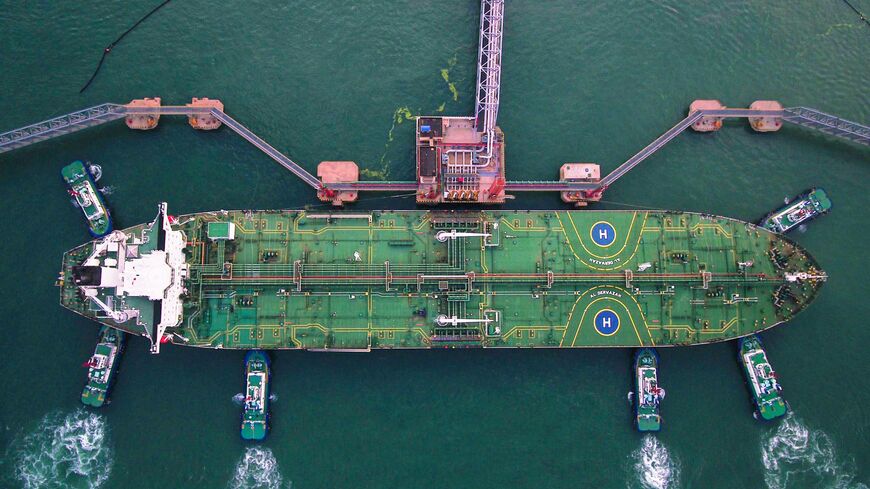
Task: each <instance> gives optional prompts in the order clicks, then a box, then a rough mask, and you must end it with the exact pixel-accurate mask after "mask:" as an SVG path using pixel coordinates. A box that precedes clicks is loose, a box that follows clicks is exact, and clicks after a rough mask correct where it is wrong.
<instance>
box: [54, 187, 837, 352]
mask: <svg viewBox="0 0 870 489" xmlns="http://www.w3.org/2000/svg"><path fill="white" fill-rule="evenodd" d="M824 280H825V274H824V272H822V271H821V270H820V267H819V266H818V265H817V264H816V262H815V261H814V259H813V258H812V257H811V256H810V255H809V254H808V253H807V252H806V251H804V250H803V249H801V248H800V247H799V246H797V245H796V244H794V243H793V242H791V241H789V240H788V239H787V238H785V237H783V236H779V235H776V234H773V233H771V232H769V231H767V230H765V229H763V228H760V227H757V226H755V225H754V224H750V223H745V222H741V221H736V220H733V219H728V218H722V217H716V216H710V215H703V214H694V213H683V212H669V211H635V212H624V211H471V212H437V211H376V212H367V213H355V214H354V213H340V214H323V213H309V212H304V211H230V212H224V211H221V212H210V213H200V214H191V215H187V216H181V217H179V218H177V219H175V218H171V217H169V216H167V215H166V210H165V204H163V205H162V206H161V210H160V214H159V215H158V217H157V219H156V220H155V221H154V222H153V223H151V224H147V225H140V226H136V227H133V228H129V229H127V230H124V231H122V232H115V233H113V234H111V235H109V236H108V237H106V238H104V239H103V240H97V241H93V242H90V243H87V244H84V245H82V246H79V247H77V248H75V249H73V250H71V251H69V252H67V253H66V254H65V255H64V258H63V267H62V272H61V284H62V285H61V304H62V305H63V306H64V307H67V308H69V309H71V310H73V311H75V312H77V313H79V314H81V315H84V316H86V317H90V318H94V319H96V320H97V321H99V322H101V323H103V324H108V325H110V326H113V327H116V328H119V329H123V330H125V331H128V332H130V333H133V334H138V335H142V336H145V337H147V338H148V339H149V340H150V341H151V345H152V346H151V349H152V351H154V352H157V351H159V348H160V342H161V339H163V340H164V341H171V342H172V343H176V344H183V345H189V346H199V347H206V348H239V349H252V348H261V349H279V348H288V349H327V350H368V349H372V348H433V347H481V346H482V347H562V348H570V347H640V346H678V345H692V344H701V343H711V342H717V341H724V340H729V339H732V338H737V337H741V336H745V335H748V334H751V333H755V332H758V331H762V330H764V329H767V328H770V327H772V326H774V325H776V324H779V323H782V322H784V321H787V320H789V319H790V318H792V317H793V316H794V315H795V314H796V313H798V312H799V311H800V310H802V309H803V308H804V307H806V306H807V305H808V304H809V303H810V302H811V301H812V300H813V299H814V298H815V296H816V294H817V293H818V290H819V288H820V286H821V285H822V283H823V282H824Z"/></svg>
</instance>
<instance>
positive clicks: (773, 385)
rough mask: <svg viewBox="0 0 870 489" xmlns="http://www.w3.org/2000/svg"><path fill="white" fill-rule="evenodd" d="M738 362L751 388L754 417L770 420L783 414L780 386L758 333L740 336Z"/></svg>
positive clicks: (783, 404)
mask: <svg viewBox="0 0 870 489" xmlns="http://www.w3.org/2000/svg"><path fill="white" fill-rule="evenodd" d="M739 351H740V355H739V356H740V364H741V365H742V366H743V371H744V372H745V373H746V380H747V382H748V383H749V388H750V389H751V390H752V400H753V403H754V404H755V410H756V411H755V413H754V415H755V417H756V418H757V417H759V416H760V417H761V419H763V420H765V421H770V420H773V419H776V418H779V417H780V416H784V415H785V413H786V411H787V410H788V409H787V407H786V405H785V401H784V400H783V398H782V396H780V392H781V391H782V386H780V385H779V382H777V380H776V373H775V372H774V371H773V367H772V366H771V365H770V362H768V361H767V354H766V353H765V352H764V348H763V346H762V344H761V338H759V337H758V335H750V336H746V337H744V338H740V342H739Z"/></svg>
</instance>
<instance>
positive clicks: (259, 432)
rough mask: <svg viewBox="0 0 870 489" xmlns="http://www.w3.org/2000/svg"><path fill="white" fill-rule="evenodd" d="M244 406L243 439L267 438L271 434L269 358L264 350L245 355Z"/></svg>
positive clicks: (252, 351)
mask: <svg viewBox="0 0 870 489" xmlns="http://www.w3.org/2000/svg"><path fill="white" fill-rule="evenodd" d="M244 406H245V410H244V412H243V413H242V438H243V439H245V440H262V439H264V438H266V434H267V433H268V432H269V357H268V355H266V352H264V351H262V350H251V351H249V352H248V353H247V354H246V355H245V404H244Z"/></svg>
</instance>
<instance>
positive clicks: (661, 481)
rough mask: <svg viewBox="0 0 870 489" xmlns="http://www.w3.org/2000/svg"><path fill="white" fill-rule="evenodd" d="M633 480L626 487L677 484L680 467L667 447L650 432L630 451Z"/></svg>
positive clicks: (664, 488)
mask: <svg viewBox="0 0 870 489" xmlns="http://www.w3.org/2000/svg"><path fill="white" fill-rule="evenodd" d="M631 460H632V463H633V466H632V468H633V469H634V475H635V480H633V481H629V484H628V487H640V488H643V489H674V488H676V487H678V486H679V477H680V467H679V464H678V462H677V460H675V459H674V458H673V457H672V456H671V453H670V451H669V450H668V448H667V447H666V446H665V445H664V443H662V442H661V441H659V439H658V438H656V437H655V436H654V435H652V434H646V435H644V436H643V438H642V440H641V446H640V447H639V448H638V449H637V450H635V451H634V452H632V454H631Z"/></svg>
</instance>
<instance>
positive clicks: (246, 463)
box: [228, 447, 290, 489]
mask: <svg viewBox="0 0 870 489" xmlns="http://www.w3.org/2000/svg"><path fill="white" fill-rule="evenodd" d="M283 482H284V478H283V477H282V476H281V471H280V470H279V469H278V461H277V460H276V459H275V455H273V454H272V450H269V449H268V448H263V447H248V448H247V449H245V454H244V455H242V458H241V459H240V460H239V463H238V464H236V473H235V474H234V475H233V480H231V481H230V483H229V485H228V487H229V488H230V489H281V488H285V487H286V488H289V487H290V484H289V483H288V484H287V485H286V486H285V485H283Z"/></svg>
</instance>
